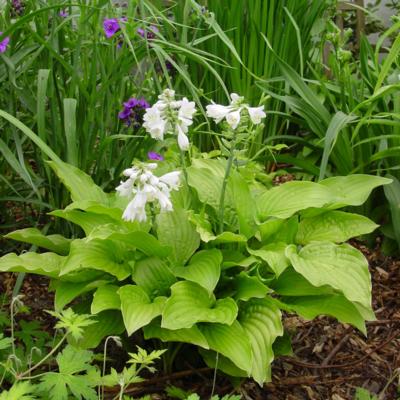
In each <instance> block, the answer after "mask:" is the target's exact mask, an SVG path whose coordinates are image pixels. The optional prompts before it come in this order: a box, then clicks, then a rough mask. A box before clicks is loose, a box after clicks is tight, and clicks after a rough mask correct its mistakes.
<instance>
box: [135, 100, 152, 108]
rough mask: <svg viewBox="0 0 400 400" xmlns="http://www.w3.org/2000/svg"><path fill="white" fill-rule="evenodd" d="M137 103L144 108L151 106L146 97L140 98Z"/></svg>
mask: <svg viewBox="0 0 400 400" xmlns="http://www.w3.org/2000/svg"><path fill="white" fill-rule="evenodd" d="M137 105H138V106H139V107H142V108H144V109H146V108H150V104H149V103H148V102H147V101H146V100H145V99H140V100H138V102H137Z"/></svg>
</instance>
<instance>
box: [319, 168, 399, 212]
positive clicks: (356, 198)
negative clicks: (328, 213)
mask: <svg viewBox="0 0 400 400" xmlns="http://www.w3.org/2000/svg"><path fill="white" fill-rule="evenodd" d="M389 183H391V180H390V179H387V178H382V177H380V176H375V175H362V174H359V175H357V174H355V175H348V176H334V177H332V178H327V179H324V180H323V181H321V182H320V183H319V184H320V185H322V186H324V187H326V188H328V189H330V190H331V192H332V194H333V196H332V201H331V203H332V204H331V205H330V207H329V208H340V207H343V206H359V205H361V204H363V203H364V202H365V201H366V200H367V198H368V196H369V195H370V193H371V192H372V190H374V189H375V188H376V187H378V186H381V185H387V184H389Z"/></svg>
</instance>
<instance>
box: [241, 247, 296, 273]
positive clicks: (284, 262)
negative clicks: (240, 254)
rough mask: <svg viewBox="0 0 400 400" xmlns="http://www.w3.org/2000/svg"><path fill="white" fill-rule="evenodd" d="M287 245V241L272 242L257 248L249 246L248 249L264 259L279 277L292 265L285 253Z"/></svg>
mask: <svg viewBox="0 0 400 400" xmlns="http://www.w3.org/2000/svg"><path fill="white" fill-rule="evenodd" d="M286 247H287V244H286V243H282V242H281V243H270V244H267V245H266V246H262V247H261V248H259V249H257V250H254V249H250V248H247V251H248V252H249V253H250V254H252V255H253V256H256V257H259V258H261V259H262V260H264V261H265V262H266V263H267V264H268V265H269V267H270V268H271V269H272V271H274V273H275V275H276V276H277V277H278V276H279V275H280V274H281V273H282V272H283V271H284V270H285V269H286V268H287V267H288V266H289V265H290V261H289V260H288V258H287V257H286V255H285V250H286Z"/></svg>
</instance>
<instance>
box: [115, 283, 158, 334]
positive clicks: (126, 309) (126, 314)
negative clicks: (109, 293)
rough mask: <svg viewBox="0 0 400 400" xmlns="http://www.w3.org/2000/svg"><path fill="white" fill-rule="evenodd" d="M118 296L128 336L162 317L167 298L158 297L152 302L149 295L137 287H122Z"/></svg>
mask: <svg viewBox="0 0 400 400" xmlns="http://www.w3.org/2000/svg"><path fill="white" fill-rule="evenodd" d="M118 294H119V296H120V298H121V311H122V317H123V318H124V324H125V327H126V330H127V332H128V335H132V333H133V332H136V331H137V330H138V329H140V328H142V327H143V326H146V325H147V324H149V323H150V322H151V321H152V320H153V319H154V318H155V317H158V316H159V315H161V312H162V310H163V308H164V304H165V300H166V298H165V297H156V298H155V299H154V301H153V302H152V301H151V300H150V297H149V296H148V295H147V293H146V292H145V291H144V290H143V289H142V288H141V287H140V286H135V285H125V286H122V287H121V288H120V289H119V291H118Z"/></svg>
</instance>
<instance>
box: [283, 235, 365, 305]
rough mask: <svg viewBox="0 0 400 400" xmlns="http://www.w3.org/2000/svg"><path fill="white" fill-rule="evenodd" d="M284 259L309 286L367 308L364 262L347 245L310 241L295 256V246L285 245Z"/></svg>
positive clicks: (355, 250) (359, 254)
mask: <svg viewBox="0 0 400 400" xmlns="http://www.w3.org/2000/svg"><path fill="white" fill-rule="evenodd" d="M286 256H287V257H288V258H289V259H290V261H291V263H292V265H293V268H294V269H295V270H296V271H297V272H298V273H300V274H301V275H303V276H304V277H305V278H306V279H307V280H308V281H309V282H310V283H311V284H312V285H313V286H324V285H329V286H331V287H332V288H334V289H335V290H337V291H339V292H341V293H343V294H344V296H345V297H346V298H347V299H348V300H350V301H351V302H357V303H360V304H361V305H362V306H364V307H365V308H367V309H371V279H370V275H369V271H368V262H367V260H366V259H365V257H364V256H363V255H362V253H360V252H359V251H358V250H357V249H355V248H353V247H351V246H349V245H347V244H342V245H335V244H333V243H330V242H313V243H311V244H308V245H307V246H305V247H303V248H302V249H301V250H300V252H299V253H297V249H296V246H295V245H291V246H288V248H287V250H286Z"/></svg>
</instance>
